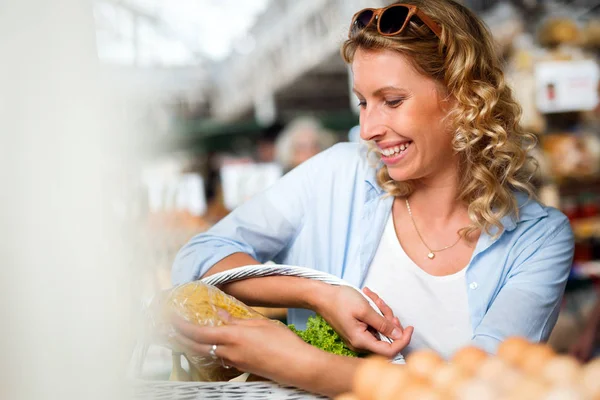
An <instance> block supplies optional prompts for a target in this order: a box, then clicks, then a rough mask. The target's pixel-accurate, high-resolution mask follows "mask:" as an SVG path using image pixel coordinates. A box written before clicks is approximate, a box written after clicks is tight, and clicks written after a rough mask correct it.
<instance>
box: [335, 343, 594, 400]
mask: <svg viewBox="0 0 600 400" xmlns="http://www.w3.org/2000/svg"><path fill="white" fill-rule="evenodd" d="M392 399H394V400H404V399H419V400H453V399H461V400H538V399H539V400H542V399H543V400H600V357H599V358H596V359H595V360H593V361H591V362H589V363H588V364H585V365H583V364H580V363H579V362H578V361H576V360H575V359H574V358H573V357H570V356H567V355H558V354H556V353H555V352H554V351H553V350H552V349H551V348H550V347H549V346H547V345H543V344H534V343H530V342H528V341H526V340H525V339H522V338H518V337H513V338H509V339H507V340H506V341H504V342H503V343H502V344H501V345H500V347H499V348H498V352H497V355H496V356H491V355H488V354H487V353H486V352H484V351H483V350H481V349H478V348H476V347H472V346H469V347H464V348H462V349H461V350H459V351H457V352H456V353H455V354H454V355H453V356H452V358H451V359H450V360H449V361H445V360H444V359H442V358H441V357H440V356H439V355H438V354H437V353H435V352H433V351H431V350H421V351H416V352H413V353H411V354H410V355H409V356H408V357H407V359H406V365H392V364H390V363H389V362H388V361H386V360H384V359H383V358H370V359H367V360H366V361H365V362H364V363H363V364H362V365H361V366H360V368H359V369H358V370H357V372H356V375H355V377H354V383H353V393H348V394H344V395H341V396H338V397H337V398H336V400H392Z"/></svg>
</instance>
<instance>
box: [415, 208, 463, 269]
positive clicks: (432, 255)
mask: <svg viewBox="0 0 600 400" xmlns="http://www.w3.org/2000/svg"><path fill="white" fill-rule="evenodd" d="M405 201H406V208H407V209H408V215H410V220H411V221H412V224H413V226H414V227H415V231H416V232H417V235H419V239H421V243H423V245H424V246H425V247H426V248H427V250H429V253H428V254H427V257H428V258H429V259H430V260H433V259H434V257H435V253H439V252H440V251H444V250H448V249H449V248H451V247H454V246H456V245H457V244H458V242H460V239H462V236H459V237H458V240H457V241H456V242H454V243H453V244H451V245H450V246H446V247H443V248H441V249H439V250H432V249H431V248H430V247H429V246H427V243H425V240H423V236H421V233H420V232H419V229H418V228H417V224H416V223H415V219H414V218H413V215H412V211H411V209H410V204H409V203H408V198H407V199H405Z"/></svg>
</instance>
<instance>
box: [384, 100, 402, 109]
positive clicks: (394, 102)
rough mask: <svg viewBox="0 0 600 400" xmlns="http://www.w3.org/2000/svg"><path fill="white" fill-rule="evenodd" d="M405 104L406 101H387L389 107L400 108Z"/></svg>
mask: <svg viewBox="0 0 600 400" xmlns="http://www.w3.org/2000/svg"><path fill="white" fill-rule="evenodd" d="M403 102H404V99H394V100H386V101H385V105H386V106H388V107H398V106H399V105H400V104H402V103H403Z"/></svg>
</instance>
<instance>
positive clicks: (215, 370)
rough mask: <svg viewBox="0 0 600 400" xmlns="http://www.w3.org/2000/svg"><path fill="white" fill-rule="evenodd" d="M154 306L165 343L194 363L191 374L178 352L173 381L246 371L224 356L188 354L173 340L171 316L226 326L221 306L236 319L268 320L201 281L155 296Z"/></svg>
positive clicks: (222, 376)
mask: <svg viewBox="0 0 600 400" xmlns="http://www.w3.org/2000/svg"><path fill="white" fill-rule="evenodd" d="M151 308H152V314H153V319H154V321H153V325H154V332H155V333H157V334H158V336H159V338H160V339H161V341H163V342H164V343H163V344H165V345H166V346H168V347H170V348H171V349H172V350H173V351H174V352H179V353H182V354H183V355H184V356H185V357H186V359H187V360H188V362H189V365H190V371H189V375H188V374H187V373H186V371H184V370H183V369H182V368H181V364H180V363H179V361H180V359H179V356H176V355H174V358H173V361H174V365H173V372H172V374H171V379H172V380H193V381H207V382H214V381H227V380H230V379H232V378H234V377H236V376H238V375H240V374H241V373H242V372H240V371H238V370H237V369H235V368H227V367H226V366H225V365H224V364H223V363H222V361H221V359H216V360H215V359H213V358H212V357H210V356H200V355H195V354H188V353H186V349H183V348H181V347H180V346H179V345H178V343H177V342H176V341H175V340H173V337H174V335H175V330H174V328H173V326H172V325H171V324H170V322H169V317H170V315H172V314H176V315H178V316H180V317H182V318H184V319H185V320H187V321H189V322H191V323H194V324H197V325H202V326H221V325H223V324H224V322H223V320H222V319H221V318H220V317H219V309H221V310H225V311H227V312H228V313H229V314H230V315H231V316H233V317H234V318H241V319H268V318H267V317H265V316H264V315H262V314H260V313H259V312H257V311H255V310H253V309H252V308H250V307H248V306H247V305H245V304H244V303H242V302H241V301H239V300H237V299H236V298H234V297H232V296H229V295H228V294H226V293H224V292H223V291H221V290H220V289H219V288H217V287H215V286H211V285H207V284H204V283H202V282H200V281H194V282H189V283H186V284H183V285H180V286H177V287H175V288H173V289H170V290H168V291H165V292H163V293H160V294H159V295H158V296H156V298H155V299H154V301H153V304H152V306H151ZM274 322H276V321H274Z"/></svg>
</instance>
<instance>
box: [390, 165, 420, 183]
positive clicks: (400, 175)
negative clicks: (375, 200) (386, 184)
mask: <svg viewBox="0 0 600 400" xmlns="http://www.w3.org/2000/svg"><path fill="white" fill-rule="evenodd" d="M388 175H389V176H390V178H392V179H393V180H394V181H395V182H406V181H410V180H413V179H414V176H412V175H410V174H407V173H405V172H403V171H394V169H393V168H389V167H388Z"/></svg>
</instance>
